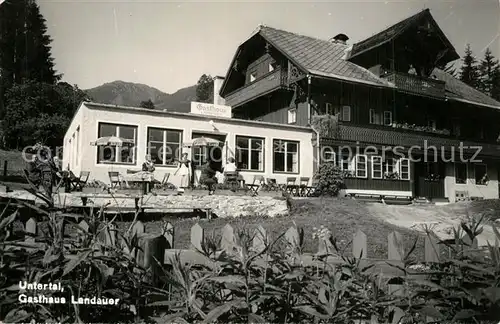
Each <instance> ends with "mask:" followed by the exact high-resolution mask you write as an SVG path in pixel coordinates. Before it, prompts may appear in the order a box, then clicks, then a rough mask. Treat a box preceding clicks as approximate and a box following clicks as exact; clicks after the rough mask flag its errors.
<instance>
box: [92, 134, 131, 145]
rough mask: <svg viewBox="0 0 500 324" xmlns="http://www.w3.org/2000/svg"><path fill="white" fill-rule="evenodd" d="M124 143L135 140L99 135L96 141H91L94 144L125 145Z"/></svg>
mask: <svg viewBox="0 0 500 324" xmlns="http://www.w3.org/2000/svg"><path fill="white" fill-rule="evenodd" d="M123 144H134V140H131V139H126V138H121V137H117V136H104V137H99V138H98V139H97V140H96V141H95V142H90V145H92V146H123Z"/></svg>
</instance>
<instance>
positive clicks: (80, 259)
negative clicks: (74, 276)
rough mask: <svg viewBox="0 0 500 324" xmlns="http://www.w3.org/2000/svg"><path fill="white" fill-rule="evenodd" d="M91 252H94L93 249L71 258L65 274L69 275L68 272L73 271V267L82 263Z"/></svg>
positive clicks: (65, 268)
mask: <svg viewBox="0 0 500 324" xmlns="http://www.w3.org/2000/svg"><path fill="white" fill-rule="evenodd" d="M90 253H92V250H88V251H85V252H82V253H80V254H78V257H77V258H75V259H73V260H70V261H69V262H68V263H67V264H66V266H65V267H64V271H63V276H65V275H67V274H68V273H70V272H71V271H73V269H75V268H76V267H78V265H80V263H82V262H83V261H84V260H85V259H86V258H87V257H88V256H89V255H90Z"/></svg>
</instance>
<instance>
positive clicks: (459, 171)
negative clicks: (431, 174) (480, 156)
mask: <svg viewBox="0 0 500 324" xmlns="http://www.w3.org/2000/svg"><path fill="white" fill-rule="evenodd" d="M455 183H457V184H465V183H467V164H465V163H455Z"/></svg>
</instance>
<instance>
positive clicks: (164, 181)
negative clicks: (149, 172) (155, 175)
mask: <svg viewBox="0 0 500 324" xmlns="http://www.w3.org/2000/svg"><path fill="white" fill-rule="evenodd" d="M169 178H170V173H169V172H167V173H165V174H164V175H163V179H162V180H161V182H159V181H156V183H155V187H156V189H162V188H163V189H167V183H168V179H169Z"/></svg>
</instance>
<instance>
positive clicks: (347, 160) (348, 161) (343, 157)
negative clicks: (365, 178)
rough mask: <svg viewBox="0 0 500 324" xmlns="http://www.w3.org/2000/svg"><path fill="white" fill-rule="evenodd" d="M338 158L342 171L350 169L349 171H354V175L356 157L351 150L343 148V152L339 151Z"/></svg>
mask: <svg viewBox="0 0 500 324" xmlns="http://www.w3.org/2000/svg"><path fill="white" fill-rule="evenodd" d="M336 160H337V161H336V163H337V165H338V167H339V168H340V169H341V170H342V171H349V173H352V175H354V170H355V165H354V157H352V156H351V153H350V152H349V151H348V152H344V150H342V151H341V152H339V154H338V156H337V157H336Z"/></svg>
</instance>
